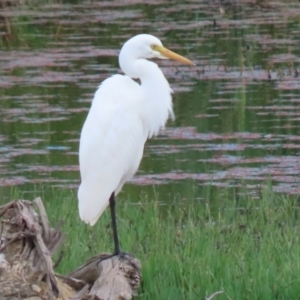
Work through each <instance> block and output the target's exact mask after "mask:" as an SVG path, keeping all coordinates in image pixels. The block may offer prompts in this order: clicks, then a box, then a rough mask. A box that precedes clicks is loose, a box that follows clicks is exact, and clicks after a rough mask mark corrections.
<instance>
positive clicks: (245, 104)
mask: <svg viewBox="0 0 300 300" xmlns="http://www.w3.org/2000/svg"><path fill="white" fill-rule="evenodd" d="M0 2H1V1H0ZM1 3H4V2H1ZM74 3H75V4H74ZM12 4H13V5H11V6H4V7H2V9H1V11H0V14H1V15H2V18H1V20H0V22H1V23H0V34H1V36H2V40H1V42H0V46H1V48H0V154H1V155H0V195H1V197H2V198H9V195H10V191H11V189H12V188H13V187H15V186H16V187H18V188H19V189H20V190H21V191H22V192H23V193H24V195H25V196H28V197H29V198H30V197H33V196H32V194H34V193H35V190H36V187H40V186H41V185H42V186H46V187H58V188H62V189H74V190H76V189H77V187H78V184H79V172H78V140H79V134H80V130H81V127H82V124H83V122H84V120H85V117H86V115H87V112H88V109H89V107H90V102H91V99H92V97H93V94H94V92H95V89H96V87H97V86H98V85H99V84H100V82H101V81H102V80H104V79H105V78H107V77H108V76H110V75H112V74H115V73H118V72H120V70H119V69H118V63H117V55H118V53H119V49H120V47H121V45H122V44H123V43H124V41H126V40H127V39H128V38H130V37H131V36H133V35H135V34H138V33H142V32H147V33H151V34H154V35H156V36H157V37H159V38H160V39H161V40H162V41H163V43H164V44H165V46H167V47H168V48H170V49H172V50H174V51H176V52H178V53H180V54H182V55H185V56H187V57H189V58H190V59H192V60H193V61H194V62H195V64H196V66H195V67H192V68H189V67H187V66H182V65H180V64H178V63H176V62H171V61H159V62H158V63H159V65H160V67H161V68H162V70H163V72H164V74H165V76H166V77H167V79H168V80H169V82H170V84H171V86H172V88H173V89H174V91H175V94H174V97H173V99H174V110H175V114H176V120H175V121H174V122H169V123H168V127H167V129H166V130H165V131H164V132H163V133H162V135H160V136H159V137H158V138H156V139H153V140H151V141H149V142H147V144H146V147H145V154H144V159H143V161H142V164H141V166H140V169H139V172H138V174H137V176H136V177H135V178H134V179H133V180H132V181H131V182H130V183H129V184H127V186H126V187H125V188H124V193H123V194H122V197H124V198H127V199H128V198H129V199H131V200H132V201H138V200H139V199H140V197H141V196H143V195H148V197H149V199H151V197H152V196H153V195H154V194H156V195H159V197H160V199H161V201H162V202H163V203H164V202H168V201H178V202H182V201H188V200H189V199H191V198H196V199H202V198H205V197H206V196H207V189H205V186H210V187H211V191H212V193H211V195H213V197H216V198H217V199H218V201H222V197H224V195H225V194H228V193H231V192H234V193H242V192H245V190H246V191H247V192H248V193H249V194H251V195H252V196H253V197H259V191H260V189H261V186H263V185H265V184H266V182H267V181H268V180H269V181H271V182H272V184H273V188H274V190H275V191H277V192H281V193H289V194H298V193H300V183H299V178H300V177H299V175H300V159H299V154H300V134H299V131H300V130H299V128H300V126H299V125H300V109H299V103H300V96H299V95H300V93H299V90H300V84H299V80H300V79H299V75H298V71H300V70H298V67H299V61H300V58H299V54H300V50H299V49H300V48H299V37H300V35H299V32H300V28H299V24H300V23H299V18H300V17H299V16H300V5H299V2H298V1H284V2H283V1H257V4H255V1H246V0H245V1H222V4H221V2H220V1H217V0H215V1H208V0H207V1H185V2H182V1H173V2H172V5H170V3H169V1H163V0H161V1H147V4H144V3H143V1H130V2H129V1H123V2H122V1H107V2H105V1H76V2H75V1H43V2H38V4H37V3H34V2H28V3H27V4H26V3H25V4H22V5H21V4H19V3H16V2H15V1H12Z"/></svg>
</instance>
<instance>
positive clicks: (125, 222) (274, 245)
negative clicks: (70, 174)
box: [16, 188, 300, 300]
mask: <svg viewBox="0 0 300 300" xmlns="http://www.w3.org/2000/svg"><path fill="white" fill-rule="evenodd" d="M206 192H207V198H206V199H205V201H195V200H194V199H188V200H189V201H188V202H187V204H186V205H180V206H178V204H177V203H176V202H174V203H172V204H170V205H168V206H161V205H159V199H160V196H159V195H157V196H156V199H147V198H144V199H141V201H140V203H136V204H132V203H128V202H127V201H125V200H126V199H122V200H121V201H120V202H119V203H118V216H119V218H118V223H119V230H120V238H121V242H122V248H123V250H125V251H128V252H131V253H133V254H134V255H135V256H136V257H138V258H139V259H140V260H141V261H142V274H143V284H142V288H141V289H140V290H139V297H138V298H137V299H164V300H169V299H170V300H171V299H172V300H174V299H178V300H181V299H185V300H189V299H195V300H199V299H204V297H205V296H207V295H210V294H212V293H213V292H216V291H220V290H224V293H223V294H222V295H219V296H218V297H217V299H251V300H256V299H257V300H273V299H298V298H299V294H300V287H299V272H300V241H299V239H300V219H299V209H300V206H299V199H298V198H296V197H284V196H278V195H274V194H273V193H272V192H271V191H270V190H264V191H262V193H261V198H260V199H257V200H251V199H247V197H242V198H239V199H235V198H228V197H226V198H223V199H219V200H220V203H222V204H221V205H218V206H217V205H216V204H214V203H211V202H210V201H209V199H210V190H209V188H207V189H206ZM37 193H38V191H37ZM47 194H48V195H51V196H50V198H44V199H43V200H44V203H45V205H46V209H47V212H48V215H49V218H50V220H51V223H52V224H57V226H59V227H60V228H61V230H62V231H64V232H65V233H66V234H67V236H66V242H65V243H64V247H63V252H64V255H63V259H62V262H61V264H60V266H59V268H58V270H57V271H58V272H60V273H67V272H69V271H70V270H72V269H73V268H76V267H77V266H79V265H80V264H81V263H83V262H84V261H85V260H86V259H87V258H89V257H91V256H93V255H95V254H98V253H103V252H110V251H111V250H112V248H113V245H112V236H111V228H110V219H109V210H106V212H105V214H104V215H103V216H102V217H101V218H100V220H99V221H98V223H97V224H96V225H95V226H94V227H89V226H87V225H85V224H83V223H82V222H81V221H80V220H79V217H78V212H77V200H76V199H75V196H74V195H73V194H72V193H71V192H62V191H55V190H53V191H48V192H47ZM16 196H17V195H16ZM121 198H122V197H121Z"/></svg>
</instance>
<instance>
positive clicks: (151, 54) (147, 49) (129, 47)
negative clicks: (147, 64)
mask: <svg viewBox="0 0 300 300" xmlns="http://www.w3.org/2000/svg"><path fill="white" fill-rule="evenodd" d="M122 52H123V53H126V54H127V56H128V57H129V56H131V57H135V58H136V59H138V58H146V59H149V58H160V59H173V60H177V61H179V62H182V63H184V64H188V65H192V64H193V63H192V61H190V60H189V59H187V58H185V57H183V56H181V55H178V54H176V53H175V52H172V51H170V50H168V49H167V48H165V47H164V46H163V45H162V42H161V41H160V40H159V39H158V38H156V37H155V36H153V35H150V34H139V35H136V36H134V37H132V38H131V39H129V40H128V41H127V42H126V43H125V44H124V46H123V47H122V50H121V53H122Z"/></svg>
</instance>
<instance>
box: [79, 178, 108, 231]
mask: <svg viewBox="0 0 300 300" xmlns="http://www.w3.org/2000/svg"><path fill="white" fill-rule="evenodd" d="M110 194H111V192H110V191H107V192H106V191H103V190H102V191H100V190H99V187H97V185H96V186H95V185H93V186H91V185H90V184H86V183H84V182H82V183H81V185H80V187H79V190H78V200H79V202H78V208H79V216H80V218H81V220H82V221H84V222H85V223H87V224H89V225H91V226H93V225H95V223H96V222H97V220H98V219H99V218H100V216H101V215H102V213H103V212H104V210H105V208H106V207H107V205H108V203H109V197H110Z"/></svg>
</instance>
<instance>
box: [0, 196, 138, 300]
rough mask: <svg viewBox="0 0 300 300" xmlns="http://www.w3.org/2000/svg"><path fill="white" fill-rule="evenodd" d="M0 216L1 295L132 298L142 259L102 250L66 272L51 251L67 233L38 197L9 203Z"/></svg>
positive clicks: (3, 299)
mask: <svg viewBox="0 0 300 300" xmlns="http://www.w3.org/2000/svg"><path fill="white" fill-rule="evenodd" d="M35 207H36V208H38V210H39V214H38V213H37V212H36V211H35ZM0 218H1V229H0V300H8V299H13V300H14V299H16V300H17V299H27V300H41V299H43V300H44V299H47V300H48V299H49V300H54V299H58V300H60V299H70V300H81V299H87V300H90V299H101V300H129V299H132V297H133V296H134V295H136V293H137V289H138V287H139V285H140V281H141V265H140V261H139V260H138V259H136V258H135V257H133V256H132V255H129V254H125V255H122V256H110V255H107V254H102V255H98V256H95V257H93V258H91V259H89V260H88V261H87V262H86V263H85V264H84V265H82V266H80V267H79V268H77V269H76V270H75V271H73V272H71V273H70V274H68V275H60V274H56V273H55V272H54V269H53V262H52V256H53V255H54V254H55V253H56V251H57V250H58V248H59V247H60V245H61V244H62V241H63V239H64V235H63V233H61V232H59V231H58V230H55V229H54V228H53V227H51V226H50V224H49V221H48V217H47V214H46V211H45V208H44V205H43V203H42V200H41V199H40V198H37V199H35V200H34V201H33V202H30V201H27V200H15V201H13V202H10V203H8V204H5V205H3V206H1V207H0Z"/></svg>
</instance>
